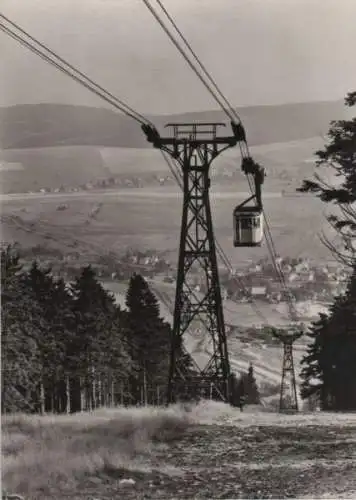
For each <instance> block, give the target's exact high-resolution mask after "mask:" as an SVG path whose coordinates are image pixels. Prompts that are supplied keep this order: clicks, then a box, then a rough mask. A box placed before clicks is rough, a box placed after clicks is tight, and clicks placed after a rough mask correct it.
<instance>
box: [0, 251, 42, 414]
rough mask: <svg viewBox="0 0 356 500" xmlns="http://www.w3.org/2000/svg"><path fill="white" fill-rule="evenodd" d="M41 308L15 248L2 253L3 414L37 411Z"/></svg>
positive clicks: (39, 373) (39, 375)
mask: <svg viewBox="0 0 356 500" xmlns="http://www.w3.org/2000/svg"><path fill="white" fill-rule="evenodd" d="M41 328H42V318H41V311H40V308H39V307H38V306H37V304H36V302H35V301H33V299H32V297H31V295H30V294H29V293H28V290H27V289H26V287H25V286H24V283H23V280H22V266H21V265H20V263H19V255H18V253H17V252H16V250H15V249H14V248H13V246H8V247H7V248H5V249H2V251H1V367H2V370H1V371H2V376H1V411H2V412H18V411H26V412H34V411H36V410H38V407H37V403H38V396H39V395H38V391H37V389H38V386H39V383H40V380H41V362H40V351H39V335H40V331H41Z"/></svg>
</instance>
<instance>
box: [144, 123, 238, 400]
mask: <svg viewBox="0 0 356 500" xmlns="http://www.w3.org/2000/svg"><path fill="white" fill-rule="evenodd" d="M224 126H225V124H223V123H175V124H168V125H166V127H169V128H170V129H171V130H172V135H171V137H166V138H164V137H160V135H159V134H158V132H157V130H156V129H154V128H152V127H149V126H143V127H142V128H143V130H144V132H145V134H146V136H147V139H148V141H149V142H152V143H153V145H154V146H155V147H156V148H160V149H162V150H164V151H166V152H168V153H169V154H170V155H171V156H172V158H174V159H175V160H177V161H178V163H179V164H180V166H181V169H182V175H183V196H184V199H183V214H182V225H181V235H180V247H179V259H178V274H177V286H176V298H175V307H174V318H173V339H172V349H171V359H170V372H169V382H168V401H169V402H172V401H174V400H175V394H176V393H177V392H178V391H179V390H181V389H182V388H183V386H184V383H185V381H184V380H182V371H181V370H180V361H181V360H180V358H179V353H181V352H182V350H181V349H180V348H181V346H182V341H183V336H184V334H185V333H186V332H187V330H188V328H193V327H194V325H196V321H197V320H198V321H199V322H200V324H201V325H203V327H204V330H205V331H206V332H207V334H208V335H209V336H210V339H211V341H212V342H211V343H212V348H213V353H212V356H211V359H210V360H209V362H208V363H207V364H206V366H205V367H204V368H203V369H200V374H199V377H198V378H199V380H197V379H195V380H194V385H195V386H196V390H197V391H198V392H199V390H200V389H202V388H206V387H207V384H214V387H215V388H216V389H217V393H218V394H220V396H221V397H222V398H223V399H226V400H229V399H230V398H229V388H228V387H229V383H228V381H229V377H230V364H229V356H228V349H227V343H226V333H225V323H224V315H223V307H222V299H221V290H220V283H219V274H218V266H217V259H216V250H215V240H214V232H213V223H212V216H211V208H210V198H209V188H210V178H209V170H210V165H211V163H212V161H213V160H214V159H215V158H216V157H217V156H218V155H219V154H220V153H221V152H222V151H224V150H226V149H227V148H229V147H233V146H235V145H236V144H237V143H238V142H239V141H240V140H243V139H244V131H243V128H242V126H241V127H240V126H239V125H236V124H235V123H232V129H233V135H231V136H229V137H219V136H218V134H217V131H218V128H220V127H224ZM197 265H198V266H199V268H200V270H202V271H203V273H204V277H205V287H204V291H203V296H202V297H201V296H198V294H197V292H196V291H195V289H194V286H193V285H192V281H191V278H192V276H193V266H197Z"/></svg>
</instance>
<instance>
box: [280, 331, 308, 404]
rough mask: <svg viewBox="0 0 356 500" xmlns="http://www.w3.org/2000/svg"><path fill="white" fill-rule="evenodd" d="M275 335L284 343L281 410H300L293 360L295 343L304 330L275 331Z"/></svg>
mask: <svg viewBox="0 0 356 500" xmlns="http://www.w3.org/2000/svg"><path fill="white" fill-rule="evenodd" d="M273 335H274V336H275V337H276V338H277V339H278V340H280V341H281V342H282V343H283V365H282V380H281V392H280V399H279V411H281V412H282V411H298V398H297V384H296V380H295V371H294V362H293V344H294V342H295V341H296V340H297V339H299V338H300V337H301V336H302V335H303V332H296V333H288V332H285V331H274V332H273Z"/></svg>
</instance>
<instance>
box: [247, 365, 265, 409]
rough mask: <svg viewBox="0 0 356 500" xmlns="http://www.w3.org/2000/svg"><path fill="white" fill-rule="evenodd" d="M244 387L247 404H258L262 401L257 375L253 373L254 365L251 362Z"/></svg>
mask: <svg viewBox="0 0 356 500" xmlns="http://www.w3.org/2000/svg"><path fill="white" fill-rule="evenodd" d="M243 378H244V389H245V404H247V405H257V404H259V403H260V402H261V399H260V393H259V390H258V387H257V382H256V379H255V375H254V373H253V366H252V363H250V366H249V368H248V372H247V373H246V374H244V376H243Z"/></svg>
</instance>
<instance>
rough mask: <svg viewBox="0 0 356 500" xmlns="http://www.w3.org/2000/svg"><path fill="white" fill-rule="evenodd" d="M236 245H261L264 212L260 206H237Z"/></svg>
mask: <svg viewBox="0 0 356 500" xmlns="http://www.w3.org/2000/svg"><path fill="white" fill-rule="evenodd" d="M233 217H234V247H256V246H261V244H262V240H263V213H262V210H261V209H260V208H259V207H258V206H250V207H246V206H241V205H239V206H237V207H236V208H235V210H234V215H233Z"/></svg>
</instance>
